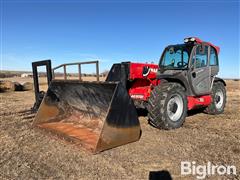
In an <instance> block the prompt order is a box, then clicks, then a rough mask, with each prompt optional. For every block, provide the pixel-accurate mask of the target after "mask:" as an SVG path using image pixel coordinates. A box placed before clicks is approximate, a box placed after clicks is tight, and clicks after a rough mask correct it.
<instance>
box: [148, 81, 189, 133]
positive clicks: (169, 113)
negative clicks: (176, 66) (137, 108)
mask: <svg viewBox="0 0 240 180" xmlns="http://www.w3.org/2000/svg"><path fill="white" fill-rule="evenodd" d="M147 109H148V118H149V121H150V123H151V124H153V125H154V126H155V127H157V128H159V129H175V128H179V127H181V126H182V124H183V123H184V121H185V118H186V115H187V96H186V93H185V89H184V88H183V87H182V86H181V85H180V84H178V83H162V84H160V85H158V86H156V87H155V88H154V89H153V90H152V92H151V96H150V98H149V102H148V106H147Z"/></svg>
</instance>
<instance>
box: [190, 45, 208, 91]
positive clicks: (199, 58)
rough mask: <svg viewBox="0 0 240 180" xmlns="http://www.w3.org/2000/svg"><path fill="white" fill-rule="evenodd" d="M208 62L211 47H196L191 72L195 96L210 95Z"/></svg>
mask: <svg viewBox="0 0 240 180" xmlns="http://www.w3.org/2000/svg"><path fill="white" fill-rule="evenodd" d="M208 61H209V46H208V45H198V46H195V48H194V49H193V53H192V60H191V68H190V71H189V77H190V78H189V79H190V81H191V82H190V84H191V87H192V91H193V92H194V94H195V95H204V94H209V93H210V88H211V74H210V67H209V63H208Z"/></svg>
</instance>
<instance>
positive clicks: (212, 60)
mask: <svg viewBox="0 0 240 180" xmlns="http://www.w3.org/2000/svg"><path fill="white" fill-rule="evenodd" d="M209 65H210V66H217V65H218V59H217V53H216V50H215V49H214V48H213V47H211V48H210V61H209Z"/></svg>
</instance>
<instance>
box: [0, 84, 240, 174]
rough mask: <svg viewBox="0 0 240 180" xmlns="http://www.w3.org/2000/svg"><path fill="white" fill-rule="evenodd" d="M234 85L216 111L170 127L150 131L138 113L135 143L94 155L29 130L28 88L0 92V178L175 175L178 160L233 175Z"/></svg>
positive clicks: (239, 94)
mask: <svg viewBox="0 0 240 180" xmlns="http://www.w3.org/2000/svg"><path fill="white" fill-rule="evenodd" d="M17 81H18V80H17ZM41 82H42V81H41ZM42 85H43V86H42V87H43V88H45V85H44V83H43V82H42ZM239 85H240V83H239V82H237V81H227V95H228V103H227V107H226V110H225V113H224V114H222V115H218V116H211V115H207V114H204V113H198V114H194V112H192V113H191V114H190V115H189V116H188V117H187V120H186V122H185V124H184V126H183V127H182V128H180V129H177V130H172V131H161V130H158V129H155V128H153V127H152V126H150V125H149V124H148V123H147V118H146V117H145V116H141V117H140V122H141V127H142V131H143V133H142V137H141V139H140V141H138V142H135V143H131V144H127V145H125V146H121V147H118V148H114V149H111V150H108V151H105V152H102V153H100V154H97V155H91V154H88V153H87V152H85V151H84V150H82V149H80V148H79V147H76V146H75V145H73V144H70V143H67V142H66V141H64V140H60V139H59V138H56V137H54V136H50V135H47V134H46V133H43V131H41V130H39V129H35V128H33V127H32V126H31V123H32V121H33V118H34V114H31V113H30V112H29V110H30V108H31V107H32V105H33V102H34V94H33V92H32V91H25V92H7V93H0V108H1V111H0V179H46V178H47V179H59V178H60V179H97V178H100V179H147V178H148V175H149V172H150V171H161V170H167V171H169V173H170V174H171V176H172V177H173V179H180V178H182V177H181V176H180V162H181V161H187V160H188V161H196V162H197V163H199V164H205V163H207V162H208V161H211V162H212V163H215V164H230V165H235V166H236V167H237V170H238V173H239V171H240V161H239V157H240V133H239V129H240V118H239V114H238V113H239V112H240V111H239V103H240V89H239ZM189 178H193V177H191V176H187V177H186V179H189ZM218 178H219V177H212V179H218ZM222 178H223V179H227V178H230V177H222ZM236 178H238V179H239V176H238V177H236ZM210 179H211V178H210Z"/></svg>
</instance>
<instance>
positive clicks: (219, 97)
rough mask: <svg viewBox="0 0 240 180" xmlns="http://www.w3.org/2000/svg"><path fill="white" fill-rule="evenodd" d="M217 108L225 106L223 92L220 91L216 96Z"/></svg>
mask: <svg viewBox="0 0 240 180" xmlns="http://www.w3.org/2000/svg"><path fill="white" fill-rule="evenodd" d="M215 106H216V108H217V109H221V108H222V106H223V92H222V90H218V91H217V92H216V94H215Z"/></svg>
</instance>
